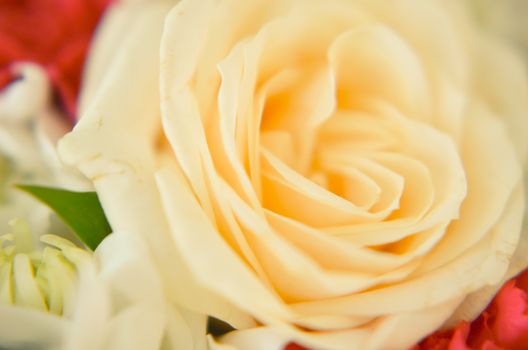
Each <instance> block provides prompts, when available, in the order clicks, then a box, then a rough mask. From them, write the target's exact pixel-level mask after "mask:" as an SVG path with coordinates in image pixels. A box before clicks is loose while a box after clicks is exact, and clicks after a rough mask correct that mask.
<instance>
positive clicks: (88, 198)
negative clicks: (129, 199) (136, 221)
mask: <svg viewBox="0 0 528 350" xmlns="http://www.w3.org/2000/svg"><path fill="white" fill-rule="evenodd" d="M16 187H17V188H19V189H21V190H22V191H24V192H27V193H29V194H31V195H32V196H34V197H35V198H37V199H38V200H40V201H41V202H43V203H44V204H46V205H47V206H48V207H50V208H51V209H52V210H53V211H54V212H55V213H56V214H57V215H58V216H59V217H60V218H61V219H62V220H63V221H64V222H65V223H66V224H67V225H68V226H69V227H70V228H71V229H72V230H73V232H75V234H77V236H79V238H80V239H81V241H82V242H83V243H84V244H86V245H87V246H88V247H89V248H90V249H92V250H95V248H97V246H98V245H99V243H101V241H102V240H103V239H104V238H105V237H106V236H108V235H109V234H110V232H112V228H111V227H110V224H109V223H108V220H107V219H106V216H105V213H104V211H103V208H102V207H101V203H100V202H99V197H97V193H95V192H73V191H67V190H63V189H59V188H52V187H43V186H33V185H16Z"/></svg>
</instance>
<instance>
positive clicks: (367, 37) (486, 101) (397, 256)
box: [60, 0, 528, 349]
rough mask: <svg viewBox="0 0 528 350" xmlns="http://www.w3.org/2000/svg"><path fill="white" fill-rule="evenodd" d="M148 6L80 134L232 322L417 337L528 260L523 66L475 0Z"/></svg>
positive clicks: (151, 240)
mask: <svg viewBox="0 0 528 350" xmlns="http://www.w3.org/2000/svg"><path fill="white" fill-rule="evenodd" d="M134 6H135V7H134ZM134 6H132V7H129V8H128V10H127V11H128V12H122V14H123V13H126V15H122V17H121V20H122V22H120V23H121V24H120V25H117V24H116V23H117V22H118V21H114V22H112V19H111V18H112V17H109V19H108V21H107V23H106V24H105V26H106V32H105V31H104V30H103V31H102V32H101V33H100V37H99V40H100V42H106V43H107V45H100V46H99V50H101V51H99V52H98V51H97V49H96V51H95V53H94V57H95V58H99V59H98V60H97V62H94V61H92V63H93V65H92V71H93V72H96V73H97V74H95V73H94V77H93V78H92V79H91V82H90V78H88V82H90V83H89V86H90V89H89V94H90V98H88V99H87V100H85V101H88V102H87V103H86V104H85V105H84V106H85V108H84V111H85V113H84V114H83V116H82V118H81V121H80V122H79V124H78V125H77V127H76V128H75V130H74V131H73V132H72V133H71V134H69V135H67V136H66V137H65V138H64V139H63V140H62V141H61V142H62V143H61V145H60V146H61V154H62V156H63V158H64V159H65V160H66V161H67V162H68V163H70V164H73V165H75V166H77V167H78V168H79V169H80V170H81V171H82V172H83V173H84V174H85V175H86V176H88V177H89V178H90V179H91V180H92V181H93V182H94V185H95V187H96V189H97V191H98V193H99V196H100V198H101V200H102V202H103V205H104V207H105V210H106V212H107V214H108V218H109V220H110V222H111V224H112V226H113V227H114V228H118V229H123V230H126V229H130V230H133V229H138V231H139V232H144V236H143V237H144V239H145V241H146V242H148V244H149V246H150V247H151V249H152V250H153V251H156V252H157V254H158V256H157V257H156V258H157V260H156V264H157V268H158V269H159V270H160V273H161V275H162V276H163V280H164V283H165V284H166V288H167V289H168V290H169V291H170V293H169V295H171V297H172V298H174V299H175V300H177V301H178V302H180V303H185V304H186V305H187V306H188V307H189V308H191V309H194V310H201V311H202V312H207V313H209V314H212V315H214V316H215V317H218V318H221V319H223V320H225V321H227V322H229V323H231V324H232V325H234V326H235V327H236V328H239V329H244V328H251V327H252V326H254V323H253V322H252V321H251V319H248V318H247V315H251V316H252V318H254V319H255V320H257V321H258V322H259V323H260V324H261V325H262V327H260V328H255V329H250V330H248V331H246V332H244V331H239V332H238V333H237V332H235V333H233V334H231V335H229V336H228V337H226V338H225V339H224V342H225V343H232V344H237V345H238V346H240V347H242V348H244V347H245V348H247V347H248V345H247V344H248V342H247V340H248V339H266V337H264V338H259V335H262V334H271V333H273V334H275V335H281V336H283V339H284V340H283V341H282V343H283V342H284V341H288V340H295V341H297V342H299V343H301V344H304V345H307V346H311V347H316V348H330V349H350V348H353V349H382V348H395V349H404V348H407V347H409V346H411V345H412V344H414V343H415V342H416V341H418V340H419V339H420V338H421V337H423V336H424V335H426V334H427V333H429V332H431V331H433V330H435V329H437V328H438V327H440V326H441V325H442V324H443V323H444V322H445V321H446V320H447V319H448V318H449V317H451V316H453V314H454V313H455V310H457V314H456V316H455V317H456V318H460V317H462V316H459V315H474V314H475V313H476V312H478V311H480V309H481V308H482V307H483V305H482V303H474V302H472V300H473V299H474V295H475V294H474V293H478V292H480V291H482V290H483V289H484V288H486V287H487V288H490V289H491V290H494V289H496V288H497V287H498V285H499V284H500V282H501V281H502V280H503V278H504V276H505V274H506V273H507V272H508V268H509V266H510V261H511V259H512V256H513V258H514V259H515V266H514V267H513V268H514V269H516V270H517V269H519V268H522V267H524V266H525V261H523V260H521V259H517V258H518V257H519V256H520V255H521V254H523V252H522V251H521V252H519V253H520V254H517V255H515V256H514V253H515V249H516V247H517V246H518V244H519V237H520V231H521V222H522V217H523V210H524V199H523V181H522V171H521V169H522V162H523V161H524V159H525V158H526V149H527V147H526V144H527V138H526V135H525V134H526V130H527V129H526V127H527V125H526V124H527V119H528V118H527V117H526V114H527V112H528V88H527V82H526V71H525V67H524V66H523V65H522V63H521V62H520V60H519V59H518V58H517V57H516V56H515V55H514V54H513V53H512V52H510V51H509V50H508V48H506V47H504V46H503V45H501V44H499V43H497V42H494V41H492V40H489V39H488V38H486V37H485V35H484V34H482V33H480V32H478V31H477V30H475V27H474V26H473V23H472V22H471V19H470V18H469V15H468V14H467V13H466V12H465V9H464V8H463V7H462V6H461V5H460V3H459V2H456V1H434V0H426V1H423V0H397V1H384V0H376V1H362V0H356V1H344V0H342V1H340V0H332V1H316V0H314V1H279V0H275V1H273V0H272V1H269V0H268V1H258V0H255V1H241V0H240V1H236V0H232V1H227V0H225V1H212V0H211V1H206V0H203V1H182V2H181V3H179V4H178V5H176V6H175V7H174V8H172V10H171V11H170V13H168V15H166V14H167V11H168V9H169V8H170V3H165V2H157V3H148V4H147V3H144V4H138V5H134ZM165 16H166V18H165ZM116 17H118V16H117V15H116ZM123 18H124V19H123ZM164 18H165V21H164V23H163V19H164ZM123 28H126V29H127V30H125V31H123ZM105 37H106V38H110V39H108V40H106V41H105ZM110 42H112V43H114V45H108V43H110ZM97 47H98V46H96V48H97ZM116 47H117V49H116ZM109 52H112V53H114V52H115V55H114V57H113V59H112V60H106V61H105V60H104V59H101V58H102V57H103V58H104V57H110V56H111V55H109ZM105 63H108V64H107V65H105ZM88 77H90V74H89V75H88ZM511 271H513V270H510V272H511ZM182 281H185V285H186V286H188V287H189V288H188V289H187V290H185V291H184V290H182V288H179V286H178V282H180V283H182ZM490 286H493V287H490ZM190 291H191V292H190ZM488 294H489V293H488ZM470 295H471V299H466V297H468V296H470ZM464 300H466V302H464ZM248 334H250V336H249V338H247V335H248ZM267 339H271V338H267ZM273 341H275V339H274V340H273ZM280 343H281V341H278V343H276V344H275V345H276V346H280ZM244 344H245V345H244ZM277 344H279V345H277Z"/></svg>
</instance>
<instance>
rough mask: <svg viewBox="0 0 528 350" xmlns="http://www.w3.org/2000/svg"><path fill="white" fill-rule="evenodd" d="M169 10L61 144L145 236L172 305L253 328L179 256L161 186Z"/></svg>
mask: <svg viewBox="0 0 528 350" xmlns="http://www.w3.org/2000/svg"><path fill="white" fill-rule="evenodd" d="M167 10H168V6H167V5H160V4H158V3H156V4H153V5H152V7H149V8H148V9H146V10H145V12H144V13H143V15H142V16H141V19H140V20H138V21H137V22H136V23H135V26H134V27H133V28H130V30H131V32H130V36H129V40H126V41H125V42H124V43H123V46H122V47H121V50H120V52H119V57H116V59H115V66H114V67H115V68H113V69H111V72H110V73H109V74H108V75H107V77H106V79H105V82H104V83H103V84H102V85H101V88H100V89H99V92H98V95H97V96H95V97H94V101H93V103H92V104H90V108H89V109H88V110H87V111H86V113H85V115H84V116H83V118H82V119H81V120H80V121H79V123H78V124H77V126H76V128H75V130H74V131H73V132H72V133H70V134H68V135H66V136H65V137H64V138H63V139H62V140H61V142H60V145H59V151H60V154H61V157H62V158H63V160H64V161H66V162H67V163H69V164H71V165H75V166H77V167H78V168H79V169H80V170H81V171H82V172H83V173H84V174H85V175H86V176H87V177H88V178H90V179H92V180H93V181H94V185H95V187H96V189H97V191H98V193H99V194H100V196H99V198H100V200H101V202H102V204H103V207H104V209H105V213H106V214H107V217H108V219H109V221H110V223H111V225H112V227H113V229H114V230H116V231H121V230H123V231H125V232H141V233H142V234H144V235H143V236H142V237H143V239H145V241H146V242H147V245H148V246H149V249H151V250H152V251H155V252H156V255H154V260H155V264H156V268H157V269H158V271H160V273H161V275H162V280H163V281H164V283H165V287H166V288H168V289H169V290H170V293H169V295H170V298H172V299H174V300H177V301H179V302H181V303H183V304H186V305H188V306H189V307H190V308H193V309H195V310H196V309H198V310H200V309H206V310H207V311H208V312H210V313H211V314H214V315H216V316H219V315H222V316H219V317H220V318H224V319H226V320H229V321H230V322H232V323H233V324H246V325H247V324H252V321H251V320H250V319H249V318H248V317H247V316H244V315H242V314H241V313H240V312H239V311H237V310H236V309H235V308H233V307H232V305H231V304H229V303H228V302H226V301H224V300H220V299H219V298H218V297H215V296H214V295H213V294H211V293H207V292H206V291H205V290H204V289H203V288H201V287H199V286H198V285H197V284H196V280H195V278H194V276H192V275H191V274H190V272H189V271H188V270H187V269H186V267H185V265H184V264H183V262H182V261H181V258H180V257H179V256H178V255H175V254H173V249H174V248H173V246H172V245H173V243H172V238H171V237H170V235H169V229H168V227H167V225H166V222H165V218H164V217H163V213H162V212H163V211H162V208H161V203H160V199H159V195H158V193H157V192H158V190H157V188H156V185H155V183H154V179H153V173H154V171H155V166H156V159H155V157H154V153H153V151H154V149H153V148H154V147H155V145H154V139H156V138H157V137H158V136H159V135H158V132H159V129H158V128H159V124H160V122H159V119H158V116H159V96H158V93H157V91H158V68H157V67H158V64H157V62H158V59H159V58H158V52H159V51H158V48H159V41H160V36H161V30H162V26H163V19H164V18H165V15H166V12H167ZM145 45H147V46H145ZM145 67H148V68H149V69H145ZM130 71H134V72H137V74H135V75H134V84H130V82H129V80H128V79H129V72H130ZM124 96H126V98H124ZM123 125H129V126H130V127H129V128H127V132H126V133H121V134H120V136H118V137H116V133H115V132H114V131H115V130H116V128H118V129H121V128H122V127H123ZM138 198H141V200H138ZM125 203H126V204H125ZM145 214H147V215H145ZM153 232H154V233H156V234H151V233H153ZM176 276H177V277H176Z"/></svg>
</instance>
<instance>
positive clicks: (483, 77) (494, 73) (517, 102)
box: [474, 40, 528, 164]
mask: <svg viewBox="0 0 528 350" xmlns="http://www.w3.org/2000/svg"><path fill="white" fill-rule="evenodd" d="M479 44H480V45H479V46H478V48H477V52H476V55H478V57H482V59H481V60H477V62H476V66H475V72H474V76H475V83H474V84H475V85H474V88H475V94H476V95H477V96H476V98H478V99H479V100H480V101H482V103H485V104H486V105H487V106H488V107H489V109H490V110H491V111H492V112H493V113H494V114H496V115H497V116H498V118H500V119H501V120H502V121H503V122H504V124H506V126H507V128H508V132H509V134H510V137H511V140H512V142H513V145H514V147H515V150H516V152H517V154H518V157H519V159H520V161H521V162H522V163H523V164H526V162H527V156H528V137H526V130H528V117H527V116H526V111H527V110H528V71H527V66H526V62H527V61H526V60H524V61H523V60H521V57H520V56H519V54H518V52H515V51H513V50H511V49H510V48H509V47H507V46H505V45H504V46H503V45H501V43H498V42H497V41H493V40H481V41H479Z"/></svg>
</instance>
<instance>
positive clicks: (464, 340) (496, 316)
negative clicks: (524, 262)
mask: <svg viewBox="0 0 528 350" xmlns="http://www.w3.org/2000/svg"><path fill="white" fill-rule="evenodd" d="M527 294H528V270H526V271H525V272H524V273H522V274H521V275H519V276H517V278H515V279H513V280H511V281H509V282H508V283H506V284H505V285H504V286H503V287H502V289H501V290H500V292H499V293H498V294H497V296H496V297H495V299H494V300H493V301H492V302H491V304H490V305H489V306H488V308H487V309H486V310H484V312H483V313H482V314H481V315H480V316H479V318H477V319H476V320H475V321H473V323H471V324H469V323H467V322H461V323H460V324H459V325H458V327H457V328H456V329H454V330H450V331H441V332H436V333H434V334H432V335H430V336H429V337H427V338H426V339H425V340H423V341H422V342H421V343H420V344H419V345H417V346H416V347H414V349H413V350H526V349H528V304H527V300H526V298H527Z"/></svg>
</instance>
